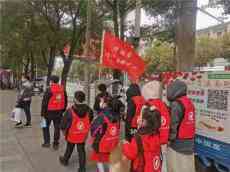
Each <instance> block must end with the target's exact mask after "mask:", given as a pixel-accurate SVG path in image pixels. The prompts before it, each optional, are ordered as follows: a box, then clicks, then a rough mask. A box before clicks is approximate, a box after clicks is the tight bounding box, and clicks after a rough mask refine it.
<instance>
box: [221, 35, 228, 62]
mask: <svg viewBox="0 0 230 172" xmlns="http://www.w3.org/2000/svg"><path fill="white" fill-rule="evenodd" d="M221 49H222V51H221V57H223V58H226V59H228V60H230V33H225V34H224V35H223V37H222V38H221Z"/></svg>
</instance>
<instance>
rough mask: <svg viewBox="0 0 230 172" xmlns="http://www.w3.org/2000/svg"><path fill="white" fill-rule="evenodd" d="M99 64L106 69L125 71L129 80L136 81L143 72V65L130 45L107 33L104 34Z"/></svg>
mask: <svg viewBox="0 0 230 172" xmlns="http://www.w3.org/2000/svg"><path fill="white" fill-rule="evenodd" d="M103 36H104V39H103V47H102V54H101V63H102V65H104V66H106V67H110V68H113V69H119V70H122V71H126V72H127V73H128V75H129V77H130V79H131V80H133V81H135V80H137V79H138V78H139V77H140V76H141V75H142V74H143V73H144V70H145V63H144V61H143V60H142V59H141V57H140V56H139V55H138V54H137V53H136V52H135V50H134V49H133V48H132V46H131V45H130V44H128V43H127V42H124V41H122V40H120V39H119V38H117V37H115V36H114V35H112V34H111V33H109V32H104V35H103Z"/></svg>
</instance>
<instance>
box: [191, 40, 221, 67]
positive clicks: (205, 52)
mask: <svg viewBox="0 0 230 172" xmlns="http://www.w3.org/2000/svg"><path fill="white" fill-rule="evenodd" d="M220 57H221V40H220V39H216V38H210V37H207V36H202V37H199V38H197V41H196V57H195V61H194V64H195V65H198V66H203V65H207V63H209V62H211V61H212V60H213V59H215V58H220Z"/></svg>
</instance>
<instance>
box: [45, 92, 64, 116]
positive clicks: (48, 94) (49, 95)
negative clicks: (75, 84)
mask: <svg viewBox="0 0 230 172" xmlns="http://www.w3.org/2000/svg"><path fill="white" fill-rule="evenodd" d="M64 95H65V107H64V109H63V110H61V111H63V112H64V111H65V110H66V107H67V104H68V97H67V93H66V91H64ZM51 97H52V92H51V89H50V87H48V88H47V89H46V91H45V93H44V95H43V99H42V108H41V116H44V117H47V116H48V115H49V112H48V104H49V101H50V98H51ZM57 113H59V114H60V111H57Z"/></svg>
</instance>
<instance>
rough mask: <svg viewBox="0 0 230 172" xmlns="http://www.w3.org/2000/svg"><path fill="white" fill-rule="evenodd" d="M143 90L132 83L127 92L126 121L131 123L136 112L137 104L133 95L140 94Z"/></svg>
mask: <svg viewBox="0 0 230 172" xmlns="http://www.w3.org/2000/svg"><path fill="white" fill-rule="evenodd" d="M140 95H141V91H140V88H139V86H138V85H137V84H131V85H130V87H129V88H128V90H127V92H126V97H127V117H126V122H127V124H130V123H131V121H132V119H133V117H134V115H135V113H136V105H135V104H134V102H133V100H132V97H135V96H140Z"/></svg>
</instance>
